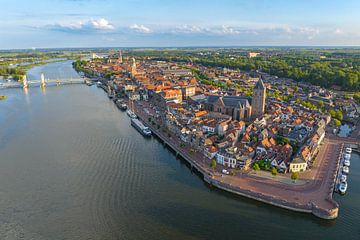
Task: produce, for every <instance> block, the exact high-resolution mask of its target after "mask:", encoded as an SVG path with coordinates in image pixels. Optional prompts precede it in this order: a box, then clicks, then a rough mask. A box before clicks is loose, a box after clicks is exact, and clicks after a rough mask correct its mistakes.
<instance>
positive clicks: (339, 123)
mask: <svg viewBox="0 0 360 240" xmlns="http://www.w3.org/2000/svg"><path fill="white" fill-rule="evenodd" d="M334 123H335V126H337V127H339V126H340V125H341V122H340V121H339V120H337V119H334Z"/></svg>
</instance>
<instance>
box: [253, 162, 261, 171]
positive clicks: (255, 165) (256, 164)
mask: <svg viewBox="0 0 360 240" xmlns="http://www.w3.org/2000/svg"><path fill="white" fill-rule="evenodd" d="M253 169H254V170H255V171H259V170H260V166H259V164H258V163H255V164H254V166H253Z"/></svg>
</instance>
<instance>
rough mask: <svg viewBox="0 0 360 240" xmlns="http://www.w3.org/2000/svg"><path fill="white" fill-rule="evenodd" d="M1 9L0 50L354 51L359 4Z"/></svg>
mask: <svg viewBox="0 0 360 240" xmlns="http://www.w3.org/2000/svg"><path fill="white" fill-rule="evenodd" d="M1 2H2V3H3V14H2V16H1V17H0V23H1V24H2V28H1V30H0V34H1V35H2V38H1V40H0V49H30V48H73V47H75V48H76V47H194V46H204V47H208V46H219V47H220V46H225V47H226V46H359V45H360V35H359V32H360V31H359V29H360V25H359V22H360V21H359V17H358V15H357V11H356V10H357V9H359V7H360V3H359V2H357V1H346V2H341V1H316V2H311V1H289V2H282V1H266V0H263V1H256V2H252V1H230V0H228V1H225V2H221V3H219V2H215V1H206V2H205V1H202V0H200V1H196V2H191V3H190V2H189V1H181V2H179V1H171V2H170V1H166V2H164V1H157V0H151V1H146V2H144V1H134V0H127V1H121V2H120V3H119V2H116V1H112V0H106V1H101V2H100V1H97V0H80V1H73V0H72V1H71V0H58V1H56V2H55V3H54V2H51V3H49V2H41V1H37V0H35V1H30V2H29V1H22V0H20V1H16V3H15V2H9V1H1ZM9 19H10V20H11V21H9Z"/></svg>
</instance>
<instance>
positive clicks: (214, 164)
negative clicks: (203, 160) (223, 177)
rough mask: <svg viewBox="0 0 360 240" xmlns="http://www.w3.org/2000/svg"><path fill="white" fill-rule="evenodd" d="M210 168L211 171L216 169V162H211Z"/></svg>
mask: <svg viewBox="0 0 360 240" xmlns="http://www.w3.org/2000/svg"><path fill="white" fill-rule="evenodd" d="M210 167H211V168H212V169H213V170H215V168H216V161H215V159H213V160H211V163H210Z"/></svg>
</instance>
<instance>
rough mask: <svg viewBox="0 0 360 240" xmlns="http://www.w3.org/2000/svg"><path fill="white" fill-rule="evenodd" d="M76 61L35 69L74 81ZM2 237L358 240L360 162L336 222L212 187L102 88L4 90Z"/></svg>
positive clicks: (0, 105) (0, 104) (0, 106)
mask: <svg viewBox="0 0 360 240" xmlns="http://www.w3.org/2000/svg"><path fill="white" fill-rule="evenodd" d="M70 64H71V62H61V63H51V64H47V65H45V66H41V67H35V68H33V69H31V70H30V71H29V73H28V75H29V76H35V77H36V76H38V75H39V74H41V73H42V72H43V73H44V74H45V75H46V76H49V77H57V78H64V77H67V76H68V77H76V76H77V75H76V73H75V72H74V71H73V70H72V68H71V65H70ZM1 95H7V96H8V99H7V100H5V101H0V124H1V128H0V239H9V240H10V239H11V240H12V239H36V240H42V239H56V240H57V239H107V240H109V239H235V238H237V239H290V238H293V239H302V238H306V239H308V240H310V239H360V172H359V170H360V159H359V157H358V156H357V155H355V154H353V157H352V162H351V170H350V171H351V172H350V176H349V187H348V193H347V194H346V195H345V196H343V197H340V196H336V200H338V201H339V203H340V215H339V218H338V219H336V220H334V221H325V220H321V219H318V218H316V217H314V216H312V215H310V214H299V213H294V212H290V211H287V210H283V209H280V208H276V207H272V206H268V205H265V204H262V203H258V202H255V201H252V200H248V199H245V198H242V197H238V196H234V195H232V194H228V193H226V192H223V191H219V190H216V189H213V188H210V187H208V186H207V185H206V184H205V183H204V182H203V181H202V180H201V178H200V177H199V176H198V175H196V174H195V173H192V172H191V170H190V169H189V168H188V167H187V165H186V164H184V163H183V162H182V161H181V160H179V159H176V157H175V155H174V154H173V153H172V152H171V151H169V150H168V149H167V148H166V147H164V146H163V145H162V144H161V143H160V142H159V141H157V140H156V139H154V138H151V139H146V138H144V137H142V136H141V135H140V134H139V133H138V132H137V131H136V130H135V129H134V128H133V127H131V126H130V120H129V119H128V117H127V115H126V114H125V113H123V112H121V111H119V110H118V109H117V108H116V106H115V105H114V104H113V102H112V101H110V100H109V99H108V98H107V96H106V94H105V93H104V92H103V91H102V90H101V89H98V88H97V87H96V86H92V87H88V86H86V85H66V86H61V87H48V88H46V89H45V91H43V90H41V89H40V88H30V89H29V90H28V92H27V93H25V92H24V91H23V90H22V89H9V90H2V91H1Z"/></svg>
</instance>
